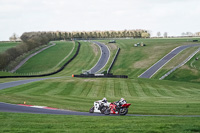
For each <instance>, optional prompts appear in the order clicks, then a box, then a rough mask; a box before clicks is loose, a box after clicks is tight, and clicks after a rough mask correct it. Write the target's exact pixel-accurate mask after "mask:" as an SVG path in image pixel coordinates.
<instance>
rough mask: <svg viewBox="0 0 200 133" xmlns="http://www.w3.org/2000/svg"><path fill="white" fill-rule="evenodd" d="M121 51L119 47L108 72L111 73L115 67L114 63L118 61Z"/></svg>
mask: <svg viewBox="0 0 200 133" xmlns="http://www.w3.org/2000/svg"><path fill="white" fill-rule="evenodd" d="M119 51H120V48H118V50H117V53H116V54H115V57H114V59H113V61H112V63H111V65H110V67H109V68H108V70H107V73H109V72H110V70H111V69H112V67H113V65H114V63H115V61H116V59H117V56H118V55H119Z"/></svg>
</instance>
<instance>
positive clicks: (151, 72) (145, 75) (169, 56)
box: [139, 44, 200, 78]
mask: <svg viewBox="0 0 200 133" xmlns="http://www.w3.org/2000/svg"><path fill="white" fill-rule="evenodd" d="M195 46H200V44H192V45H184V46H180V47H177V48H175V49H174V50H172V51H171V52H170V53H168V54H167V55H166V56H164V57H163V58H162V59H161V60H159V61H158V62H157V63H155V64H154V65H153V66H151V67H150V68H149V69H147V70H146V71H145V72H144V73H142V74H141V75H140V76H139V77H140V78H151V77H152V76H153V75H154V74H155V73H156V72H157V71H158V70H159V69H161V68H162V67H163V66H164V65H165V64H166V63H167V62H169V61H170V60H171V59H172V58H173V57H175V56H176V55H177V54H179V53H180V52H181V51H183V50H184V49H186V48H189V47H195Z"/></svg>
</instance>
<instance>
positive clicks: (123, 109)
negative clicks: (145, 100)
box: [104, 103, 131, 115]
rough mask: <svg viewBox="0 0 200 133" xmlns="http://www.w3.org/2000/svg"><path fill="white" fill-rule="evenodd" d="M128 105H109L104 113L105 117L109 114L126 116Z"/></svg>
mask: <svg viewBox="0 0 200 133" xmlns="http://www.w3.org/2000/svg"><path fill="white" fill-rule="evenodd" d="M130 105H131V104H130V103H125V104H122V105H120V106H117V105H116V103H111V104H110V106H109V108H107V109H106V110H105V111H104V114H105V115H109V114H120V115H126V114H127V113H128V107H129V106H130Z"/></svg>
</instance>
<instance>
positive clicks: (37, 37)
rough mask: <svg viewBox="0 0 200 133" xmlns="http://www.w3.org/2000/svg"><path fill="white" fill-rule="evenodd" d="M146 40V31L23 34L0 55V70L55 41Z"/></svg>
mask: <svg viewBox="0 0 200 133" xmlns="http://www.w3.org/2000/svg"><path fill="white" fill-rule="evenodd" d="M126 37H130V38H142V37H143V38H148V37H150V34H149V33H148V31H147V30H123V31H91V32H84V31H82V32H60V31H57V32H25V33H23V34H22V35H21V37H20V39H21V41H22V42H21V43H20V44H19V45H17V46H16V47H12V48H9V49H7V50H6V51H5V52H3V53H0V70H5V69H6V67H7V66H8V64H9V63H10V62H12V61H14V60H15V59H16V58H17V57H19V56H21V55H23V54H24V53H27V52H29V51H31V50H33V49H35V48H37V47H39V46H42V45H46V44H48V43H49V42H50V41H55V40H77V39H97V38H126Z"/></svg>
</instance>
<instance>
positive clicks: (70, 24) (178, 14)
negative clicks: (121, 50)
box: [0, 0, 200, 41]
mask: <svg viewBox="0 0 200 133" xmlns="http://www.w3.org/2000/svg"><path fill="white" fill-rule="evenodd" d="M199 5H200V0H0V31H1V32H0V41H6V40H9V37H10V36H12V35H13V33H16V34H17V35H18V36H21V34H22V33H24V32H31V31H69V32H71V31H95V30H98V31H99V30H100V31H104V30H125V29H127V30H132V29H145V30H148V31H149V32H150V33H151V35H152V36H156V34H157V32H161V34H162V35H163V33H164V32H167V33H168V35H169V36H179V35H181V33H183V32H192V33H195V32H200V7H199Z"/></svg>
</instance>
